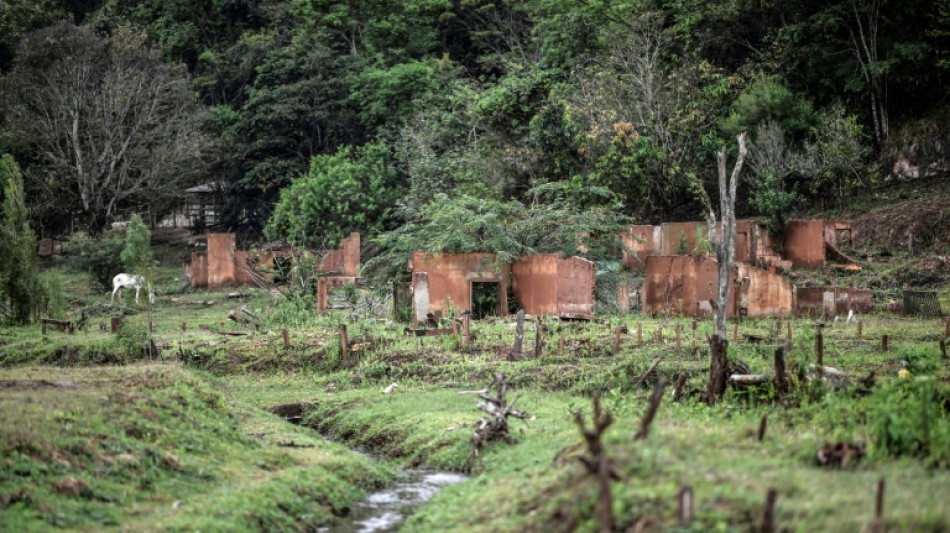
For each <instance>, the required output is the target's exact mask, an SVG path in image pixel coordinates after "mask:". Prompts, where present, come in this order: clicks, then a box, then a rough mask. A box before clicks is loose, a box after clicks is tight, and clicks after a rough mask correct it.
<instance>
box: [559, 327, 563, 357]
mask: <svg viewBox="0 0 950 533" xmlns="http://www.w3.org/2000/svg"><path fill="white" fill-rule="evenodd" d="M557 354H558V355H559V356H563V355H564V332H563V331H562V332H561V336H560V337H559V338H558V340H557Z"/></svg>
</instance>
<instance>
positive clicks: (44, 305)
mask: <svg viewBox="0 0 950 533" xmlns="http://www.w3.org/2000/svg"><path fill="white" fill-rule="evenodd" d="M37 284H38V295H37V298H38V302H37V308H38V311H39V313H40V314H41V315H43V316H45V317H48V318H63V317H65V316H66V293H65V291H64V289H63V279H62V278H61V277H60V276H59V274H57V273H56V272H44V273H42V274H40V275H39V277H38V279H37Z"/></svg>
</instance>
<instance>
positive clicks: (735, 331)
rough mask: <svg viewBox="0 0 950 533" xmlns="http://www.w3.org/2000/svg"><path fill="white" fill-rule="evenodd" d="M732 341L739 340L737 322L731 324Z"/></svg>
mask: <svg viewBox="0 0 950 533" xmlns="http://www.w3.org/2000/svg"><path fill="white" fill-rule="evenodd" d="M732 342H739V323H738V322H736V323H735V324H733V325H732Z"/></svg>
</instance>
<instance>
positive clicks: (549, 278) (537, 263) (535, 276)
mask: <svg viewBox="0 0 950 533" xmlns="http://www.w3.org/2000/svg"><path fill="white" fill-rule="evenodd" d="M560 260H561V256H560V255H559V254H535V255H529V256H525V257H522V258H520V259H519V260H518V261H515V262H514V263H512V265H511V287H512V292H513V293H514V295H515V299H516V300H517V301H518V305H519V306H520V307H521V308H522V309H524V310H525V312H526V313H533V314H540V313H548V314H554V313H557V311H558V262H559V261H560Z"/></svg>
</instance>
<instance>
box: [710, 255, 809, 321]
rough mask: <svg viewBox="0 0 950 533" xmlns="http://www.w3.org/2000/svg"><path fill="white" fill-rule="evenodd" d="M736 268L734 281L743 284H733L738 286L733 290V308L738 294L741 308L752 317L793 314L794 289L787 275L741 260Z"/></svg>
mask: <svg viewBox="0 0 950 533" xmlns="http://www.w3.org/2000/svg"><path fill="white" fill-rule="evenodd" d="M734 271H735V274H734V277H733V280H734V281H735V280H739V281H741V282H742V283H741V284H736V283H734V284H733V287H738V291H732V294H733V296H732V297H731V299H732V300H733V302H732V303H733V309H736V307H735V306H736V303H735V298H736V295H738V298H739V300H738V301H739V303H738V307H739V308H745V309H746V311H747V313H748V316H750V317H763V316H788V315H790V314H792V309H793V303H794V301H795V288H794V287H793V286H792V283H791V282H790V281H789V280H788V279H787V278H786V277H785V276H782V275H781V274H776V273H774V272H769V271H768V270H765V269H762V268H757V267H754V266H751V265H748V264H743V263H738V264H737V265H736V266H735V267H734ZM716 277H717V279H718V276H716Z"/></svg>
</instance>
